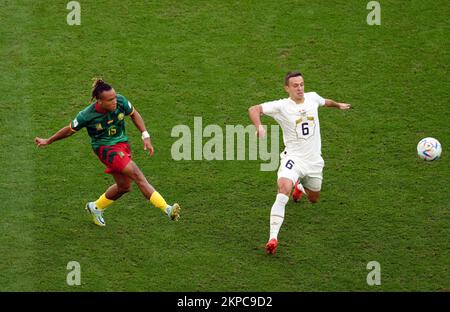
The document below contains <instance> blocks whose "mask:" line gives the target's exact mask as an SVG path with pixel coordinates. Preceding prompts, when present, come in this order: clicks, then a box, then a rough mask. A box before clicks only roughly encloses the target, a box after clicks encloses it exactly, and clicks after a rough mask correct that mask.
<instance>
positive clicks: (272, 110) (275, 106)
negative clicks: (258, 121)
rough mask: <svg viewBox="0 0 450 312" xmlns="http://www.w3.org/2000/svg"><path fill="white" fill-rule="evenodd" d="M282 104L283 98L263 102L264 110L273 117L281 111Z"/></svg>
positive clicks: (265, 113) (264, 112)
mask: <svg viewBox="0 0 450 312" xmlns="http://www.w3.org/2000/svg"><path fill="white" fill-rule="evenodd" d="M281 105H282V100H277V101H271V102H265V103H262V104H261V107H262V112H263V114H264V115H268V116H271V117H273V116H275V115H277V114H278V113H279V112H280V111H281V110H280V109H281Z"/></svg>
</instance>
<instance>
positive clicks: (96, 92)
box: [91, 77, 112, 101]
mask: <svg viewBox="0 0 450 312" xmlns="http://www.w3.org/2000/svg"><path fill="white" fill-rule="evenodd" d="M92 80H93V81H94V83H93V84H92V98H91V101H92V100H94V99H96V100H98V99H99V98H100V95H101V94H102V92H103V91H109V90H111V89H112V87H111V86H110V85H109V84H107V83H106V82H104V81H103V79H102V78H97V77H95V78H92Z"/></svg>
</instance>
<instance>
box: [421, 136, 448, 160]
mask: <svg viewBox="0 0 450 312" xmlns="http://www.w3.org/2000/svg"><path fill="white" fill-rule="evenodd" d="M441 152H442V147H441V143H439V141H438V140H436V139H435V138H425V139H422V140H420V142H419V144H417V155H419V157H420V158H421V159H423V160H429V161H431V160H436V159H439V157H440V156H441Z"/></svg>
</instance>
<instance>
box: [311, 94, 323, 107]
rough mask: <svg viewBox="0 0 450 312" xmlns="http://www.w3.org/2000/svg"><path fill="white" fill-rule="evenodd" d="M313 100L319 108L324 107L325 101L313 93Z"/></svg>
mask: <svg viewBox="0 0 450 312" xmlns="http://www.w3.org/2000/svg"><path fill="white" fill-rule="evenodd" d="M313 98H314V100H315V101H316V102H317V104H319V106H324V105H325V99H324V98H323V97H321V96H320V95H318V94H317V93H316V92H313Z"/></svg>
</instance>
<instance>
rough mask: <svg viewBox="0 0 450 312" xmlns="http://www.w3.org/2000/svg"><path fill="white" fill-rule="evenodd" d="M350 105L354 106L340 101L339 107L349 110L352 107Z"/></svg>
mask: <svg viewBox="0 0 450 312" xmlns="http://www.w3.org/2000/svg"><path fill="white" fill-rule="evenodd" d="M350 107H352V106H351V105H350V104H347V103H339V109H342V110H347V109H350Z"/></svg>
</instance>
